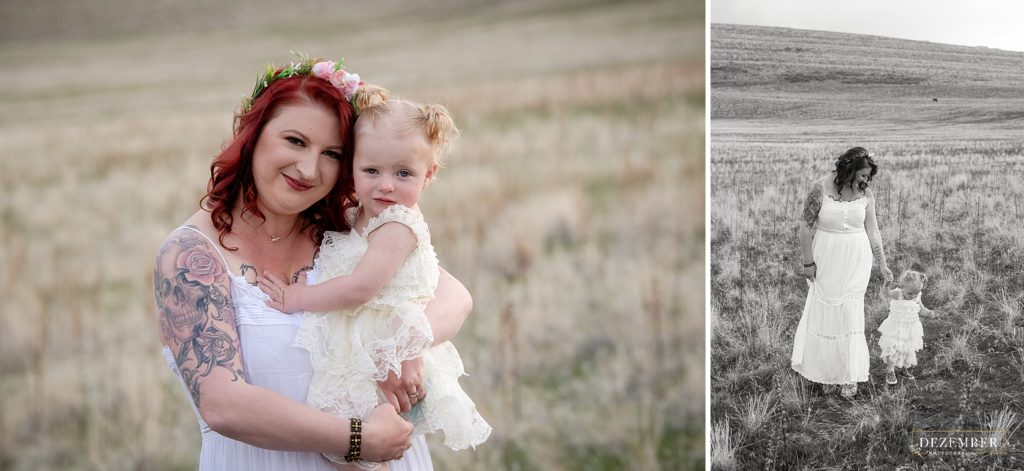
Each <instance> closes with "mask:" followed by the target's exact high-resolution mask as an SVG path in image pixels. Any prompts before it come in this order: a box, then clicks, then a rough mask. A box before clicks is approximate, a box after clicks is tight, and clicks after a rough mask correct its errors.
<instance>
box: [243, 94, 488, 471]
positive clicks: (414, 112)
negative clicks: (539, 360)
mask: <svg viewBox="0 0 1024 471" xmlns="http://www.w3.org/2000/svg"><path fill="white" fill-rule="evenodd" d="M355 104H356V106H357V109H359V110H360V114H359V118H358V119H357V121H356V125H355V133H356V148H355V153H354V158H353V169H352V171H353V181H354V184H355V192H356V199H357V200H358V202H359V206H358V207H357V208H353V209H352V210H350V212H349V213H348V216H349V217H350V221H352V228H353V229H352V230H351V231H349V232H347V233H341V232H327V233H325V234H324V239H323V242H322V244H321V246H320V254H319V261H318V264H317V265H318V267H317V268H318V269H319V270H320V271H319V274H318V277H317V281H319V282H320V283H319V284H315V285H307V284H305V283H293V284H291V285H286V284H285V283H284V282H282V281H281V280H279V279H276V278H274V277H272V276H269V275H268V276H266V277H265V278H266V281H267V282H266V283H261V287H262V288H263V289H264V292H266V293H267V294H268V295H270V297H271V300H270V301H268V304H269V305H270V306H271V307H274V308H277V309H279V310H281V311H282V312H289V313H291V312H297V311H307V313H305V314H303V322H302V326H301V327H300V328H299V331H298V332H297V333H296V335H295V340H294V342H293V344H294V345H296V346H299V347H302V348H304V349H307V350H309V352H310V358H311V360H312V364H313V369H314V375H313V379H312V382H311V384H310V387H309V394H308V397H307V404H309V405H310V406H312V407H316V408H319V409H321V410H325V411H328V412H331V413H333V414H336V415H340V416H343V417H362V418H365V417H366V416H367V415H368V414H369V412H370V411H371V410H373V408H374V407H376V406H377V405H379V404H382V403H385V402H387V401H386V399H385V398H384V396H383V393H381V392H380V390H379V388H378V387H377V382H378V381H383V380H385V379H386V378H387V377H388V373H389V372H394V373H395V374H396V375H399V376H400V375H401V363H402V362H403V361H406V360H410V359H415V358H418V357H420V356H422V357H423V376H424V384H423V389H424V390H423V391H418V392H416V393H410V398H414V397H421V398H422V400H421V401H419V402H418V403H416V405H415V406H414V407H413V409H412V410H411V411H410V412H409V413H407V414H406V415H405V416H406V418H407V419H408V420H409V421H410V422H412V424H413V425H414V427H415V433H429V432H433V431H437V430H441V431H443V432H444V443H445V445H446V446H448V447H449V448H452V449H455V450H459V449H464V448H466V447H469V446H472V447H476V446H477V445H479V444H480V443H483V441H485V440H486V439H487V438H488V436H489V435H490V432H491V427H490V425H488V424H487V422H486V421H485V420H484V419H483V418H482V417H481V416H480V414H479V413H477V411H476V406H475V405H474V403H473V401H472V400H471V399H470V398H469V397H468V396H467V395H466V394H465V392H463V391H462V388H461V387H460V386H459V384H458V377H459V376H462V375H464V374H465V371H464V370H463V365H462V360H461V359H460V357H459V354H458V352H457V351H456V350H455V347H454V346H453V345H452V344H451V343H450V342H445V343H442V344H440V345H438V346H434V347H431V344H432V343H433V334H432V332H431V329H430V325H429V323H428V322H427V317H426V314H425V311H424V308H425V307H426V305H427V302H428V301H430V299H431V298H432V297H433V294H434V291H435V289H436V288H437V282H438V277H439V267H438V261H437V255H436V254H435V253H434V249H433V246H432V245H431V243H430V232H429V230H428V228H427V224H426V222H425V221H424V220H423V216H422V214H420V212H419V210H418V207H417V203H418V201H419V196H420V192H421V191H422V190H423V189H424V188H425V187H426V186H427V185H428V184H429V183H430V182H431V181H432V180H433V178H434V176H435V174H436V172H437V170H438V168H439V166H440V159H441V158H442V157H443V156H444V154H445V153H446V151H447V149H448V147H449V145H450V142H451V140H452V139H454V137H455V136H456V135H457V133H458V130H457V129H456V128H455V125H454V122H453V121H452V119H451V116H450V115H449V113H448V110H447V109H446V108H445V107H444V106H441V105H421V104H417V103H413V102H408V101H400V100H390V99H389V97H388V96H387V92H385V91H383V89H379V88H371V89H369V90H363V91H361V92H360V94H359V95H357V98H356V103H355ZM327 458H328V459H330V460H331V461H334V462H335V463H336V466H338V468H339V469H346V468H347V467H348V466H351V465H345V464H343V462H344V460H343V459H342V457H334V456H327ZM355 464H356V465H357V466H358V467H360V468H363V469H375V468H378V467H381V466H382V465H380V464H378V463H367V462H362V461H357V462H356V463H355Z"/></svg>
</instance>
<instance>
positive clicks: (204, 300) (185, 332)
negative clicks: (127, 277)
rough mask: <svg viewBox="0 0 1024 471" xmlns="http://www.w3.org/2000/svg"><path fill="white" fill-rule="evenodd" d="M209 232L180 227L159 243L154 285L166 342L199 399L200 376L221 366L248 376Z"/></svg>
mask: <svg viewBox="0 0 1024 471" xmlns="http://www.w3.org/2000/svg"><path fill="white" fill-rule="evenodd" d="M215 250H216V249H215V248H213V247H212V246H211V245H210V243H209V242H208V241H207V240H206V238H205V237H203V236H202V235H200V234H198V233H196V232H195V231H192V230H179V231H176V232H174V233H173V234H171V236H170V237H168V239H167V240H166V241H165V242H164V244H163V246H161V247H160V251H159V253H158V254H157V258H156V268H155V270H154V271H153V291H154V298H155V301H156V307H157V314H158V317H159V322H160V329H161V333H162V334H163V336H164V343H165V344H167V345H168V347H170V348H171V350H172V352H173V353H174V357H175V361H176V362H177V364H178V369H179V370H180V371H181V376H182V379H183V380H184V381H185V384H186V385H187V386H188V387H189V390H190V391H191V392H192V398H193V400H194V401H195V402H196V405H198V404H199V381H200V379H201V378H203V377H206V376H209V375H210V374H211V373H212V372H213V371H215V370H216V369H217V368H224V369H226V370H227V371H228V372H230V373H231V375H232V377H233V378H234V379H236V380H237V379H239V378H241V379H243V380H244V379H245V377H244V373H243V372H242V370H241V368H240V365H241V362H240V355H239V342H238V331H237V327H236V326H235V312H234V306H233V305H232V303H231V297H230V291H229V290H230V280H229V279H228V278H227V271H226V267H224V265H223V263H222V261H221V260H220V258H219V257H218V256H217V254H216V253H215Z"/></svg>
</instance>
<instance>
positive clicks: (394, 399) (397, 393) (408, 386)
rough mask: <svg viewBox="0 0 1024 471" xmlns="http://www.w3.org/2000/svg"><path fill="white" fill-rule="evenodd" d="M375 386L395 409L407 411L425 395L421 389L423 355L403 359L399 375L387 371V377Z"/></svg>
mask: <svg viewBox="0 0 1024 471" xmlns="http://www.w3.org/2000/svg"><path fill="white" fill-rule="evenodd" d="M377 386H378V387H380V390H381V391H382V392H383V393H384V397H386V398H387V399H388V402H390V403H391V405H393V406H395V409H397V410H398V411H400V412H409V411H410V410H412V406H414V405H416V403H417V402H419V401H421V400H423V397H424V396H426V391H425V390H424V389H423V357H416V358H413V359H411V360H405V361H403V362H402V375H401V376H397V375H395V372H394V371H389V372H388V377H387V379H385V380H384V381H378V382H377Z"/></svg>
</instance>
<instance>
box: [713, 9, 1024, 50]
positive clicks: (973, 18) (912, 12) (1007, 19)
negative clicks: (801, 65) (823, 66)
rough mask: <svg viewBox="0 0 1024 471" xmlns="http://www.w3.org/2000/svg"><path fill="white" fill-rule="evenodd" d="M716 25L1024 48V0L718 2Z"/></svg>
mask: <svg viewBox="0 0 1024 471" xmlns="http://www.w3.org/2000/svg"><path fill="white" fill-rule="evenodd" d="M708 8H709V11H708V14H709V18H710V20H711V22H712V23H735V24H744V25H761V26H785V27H789V28H800V29H813V30H822V31H836V32H841V33H855V34H871V35H876V36H889V37H894V38H903V39H916V40H921V41H931V42H938V43H946V44H959V45H963V46H986V47H991V48H997V49H1005V50H1008V51H1021V52H1024V33H1021V30H1022V27H1021V24H1022V20H1024V0H970V1H965V0H901V1H893V0H856V1H846V0H712V1H709V2H708Z"/></svg>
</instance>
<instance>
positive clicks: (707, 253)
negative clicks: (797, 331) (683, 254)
mask: <svg viewBox="0 0 1024 471" xmlns="http://www.w3.org/2000/svg"><path fill="white" fill-rule="evenodd" d="M710 7H711V0H704V469H706V470H710V469H711V13H710V11H709V8H710Z"/></svg>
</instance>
